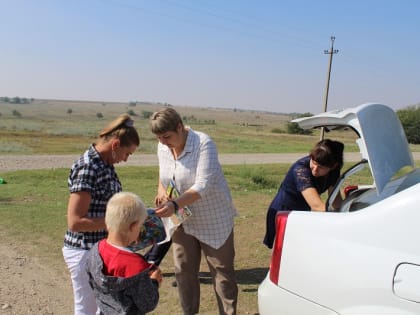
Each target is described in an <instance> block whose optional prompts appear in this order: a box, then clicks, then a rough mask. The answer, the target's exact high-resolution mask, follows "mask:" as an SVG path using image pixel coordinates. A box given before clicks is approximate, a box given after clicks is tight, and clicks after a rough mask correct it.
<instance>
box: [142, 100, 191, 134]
mask: <svg viewBox="0 0 420 315" xmlns="http://www.w3.org/2000/svg"><path fill="white" fill-rule="evenodd" d="M179 124H181V125H182V126H183V125H184V124H183V122H182V118H181V116H180V115H179V114H178V112H177V111H176V110H175V109H173V108H172V107H165V108H162V109H161V110H159V111H157V112H154V113H153V114H152V116H151V117H150V120H149V125H150V131H151V132H152V133H154V134H155V135H156V134H162V133H165V132H168V131H176V129H177V128H178V126H179Z"/></svg>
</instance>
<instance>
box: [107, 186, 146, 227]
mask: <svg viewBox="0 0 420 315" xmlns="http://www.w3.org/2000/svg"><path fill="white" fill-rule="evenodd" d="M146 218H147V210H146V206H145V205H144V203H143V201H142V200H141V199H140V197H139V196H137V195H136V194H133V193H131V192H119V193H116V194H115V195H113V196H112V197H111V199H109V201H108V203H107V206H106V213H105V224H106V227H107V229H108V232H114V233H121V234H124V233H126V232H127V231H128V230H129V227H130V225H131V224H133V223H135V222H137V221H140V224H143V222H144V221H145V220H146Z"/></svg>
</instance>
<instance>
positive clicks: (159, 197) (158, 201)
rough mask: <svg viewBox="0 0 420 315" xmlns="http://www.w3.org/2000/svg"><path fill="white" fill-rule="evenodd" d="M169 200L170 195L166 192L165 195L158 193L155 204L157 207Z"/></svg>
mask: <svg viewBox="0 0 420 315" xmlns="http://www.w3.org/2000/svg"><path fill="white" fill-rule="evenodd" d="M167 201H168V197H167V196H166V194H163V195H160V194H158V195H157V196H156V197H155V205H156V207H159V206H160V205H162V204H164V203H165V202H167Z"/></svg>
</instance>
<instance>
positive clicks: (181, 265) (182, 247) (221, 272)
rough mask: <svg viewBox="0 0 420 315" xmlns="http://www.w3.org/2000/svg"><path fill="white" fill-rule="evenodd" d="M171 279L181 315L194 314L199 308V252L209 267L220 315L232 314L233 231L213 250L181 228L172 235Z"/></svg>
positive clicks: (235, 299) (234, 291)
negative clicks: (172, 272)
mask: <svg viewBox="0 0 420 315" xmlns="http://www.w3.org/2000/svg"><path fill="white" fill-rule="evenodd" d="M172 248H173V255H174V263H175V277H176V281H177V284H178V293H179V298H180V301H181V306H182V309H183V312H184V315H193V314H198V312H199V308H200V282H199V277H198V273H199V271H200V262H201V253H203V255H204V258H205V259H206V261H207V265H208V266H209V269H210V273H211V275H212V279H213V288H214V291H215V293H216V299H217V304H218V309H219V314H220V315H235V314H236V306H237V302H238V286H237V283H236V276H235V269H234V259H235V248H234V239H233V230H232V232H231V234H230V235H229V237H228V239H227V240H226V242H225V243H224V244H223V245H222V247H220V248H218V249H214V248H212V247H210V246H209V245H206V244H204V243H202V242H200V241H199V240H198V239H196V238H195V237H194V236H191V235H189V234H186V233H185V232H184V229H183V228H182V225H181V226H180V227H179V228H178V229H177V230H176V231H175V232H174V234H173V235H172Z"/></svg>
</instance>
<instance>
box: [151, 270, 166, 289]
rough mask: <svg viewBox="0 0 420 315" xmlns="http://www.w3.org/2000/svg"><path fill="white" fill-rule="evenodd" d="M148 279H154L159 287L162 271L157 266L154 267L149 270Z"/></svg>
mask: <svg viewBox="0 0 420 315" xmlns="http://www.w3.org/2000/svg"><path fill="white" fill-rule="evenodd" d="M149 275H150V278H151V279H154V280H156V281H157V282H158V284H159V287H160V285H161V283H162V280H163V276H162V271H161V270H160V268H159V267H158V266H154V267H153V268H152V269H151V270H150V273H149Z"/></svg>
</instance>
